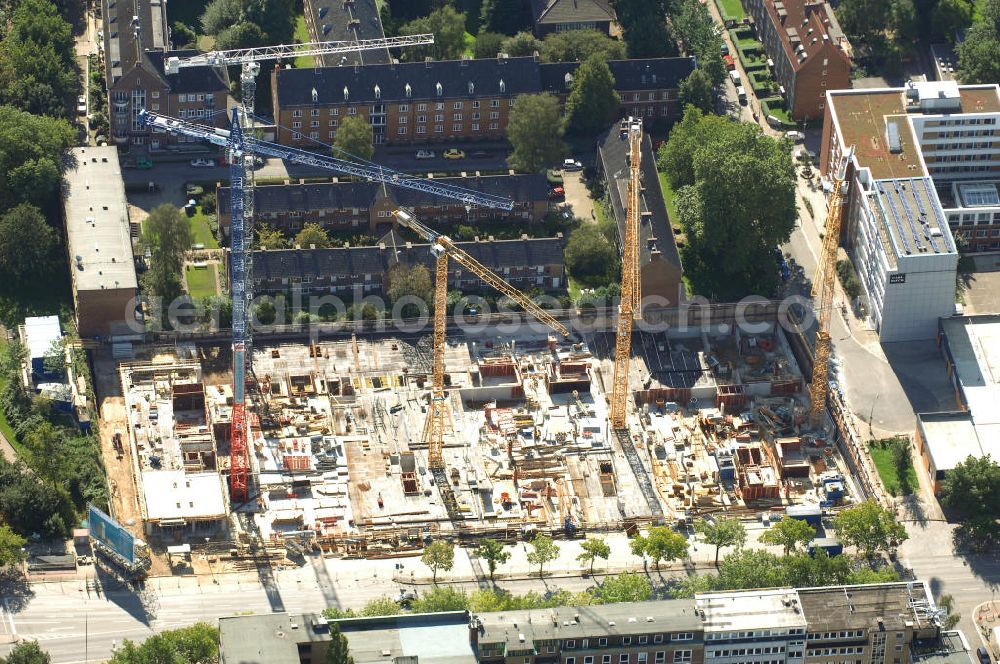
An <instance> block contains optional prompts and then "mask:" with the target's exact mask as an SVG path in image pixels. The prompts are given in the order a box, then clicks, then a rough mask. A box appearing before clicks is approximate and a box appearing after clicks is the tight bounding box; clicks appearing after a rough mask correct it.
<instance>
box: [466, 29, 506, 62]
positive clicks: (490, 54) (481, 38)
mask: <svg viewBox="0 0 1000 664" xmlns="http://www.w3.org/2000/svg"><path fill="white" fill-rule="evenodd" d="M506 39H507V37H506V35H503V34H501V33H499V32H484V31H482V30H480V32H479V34H478V35H476V42H475V43H474V44H473V45H472V52H473V55H475V56H476V57H477V58H495V57H497V53H500V52H501V51H503V43H504V40H506Z"/></svg>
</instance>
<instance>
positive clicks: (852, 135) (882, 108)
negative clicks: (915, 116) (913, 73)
mask: <svg viewBox="0 0 1000 664" xmlns="http://www.w3.org/2000/svg"><path fill="white" fill-rule="evenodd" d="M828 97H829V99H830V102H831V104H832V107H833V113H834V116H835V118H836V122H837V124H838V126H839V127H840V135H841V137H842V138H843V140H844V145H848V146H849V145H854V146H855V148H854V156H855V158H856V159H857V160H858V164H860V165H861V166H862V167H867V168H869V169H871V172H872V177H874V178H875V179H876V180H881V179H884V178H910V177H914V176H921V175H926V174H927V172H926V171H925V170H924V167H923V165H922V163H921V161H920V155H919V154H918V150H919V147H918V146H917V142H916V139H914V137H913V131H912V130H911V129H910V123H909V122H907V118H906V95H905V94H904V90H903V88H899V89H895V90H879V91H874V92H865V91H855V90H850V91H845V92H839V91H838V92H832V93H830V94H829V95H828ZM891 120H895V122H896V126H897V127H898V128H899V143H900V147H901V150H900V152H899V153H896V154H893V153H891V152H889V144H888V139H887V137H886V122H887V121H891Z"/></svg>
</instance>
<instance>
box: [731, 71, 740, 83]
mask: <svg viewBox="0 0 1000 664" xmlns="http://www.w3.org/2000/svg"><path fill="white" fill-rule="evenodd" d="M729 78H731V79H733V83H734V84H736V85H739V84H740V73H739V72H738V71H735V70H734V71H731V72H729Z"/></svg>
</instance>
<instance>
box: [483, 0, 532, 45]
mask: <svg viewBox="0 0 1000 664" xmlns="http://www.w3.org/2000/svg"><path fill="white" fill-rule="evenodd" d="M480 24H481V25H482V26H483V27H485V28H486V29H488V30H492V31H493V32H499V33H501V34H505V35H512V34H514V33H516V32H517V31H518V30H524V29H526V28H530V27H531V4H530V3H527V2H522V1H521V0H483V3H482V9H481V10H480ZM493 55H494V56H495V55H496V53H494V54H493Z"/></svg>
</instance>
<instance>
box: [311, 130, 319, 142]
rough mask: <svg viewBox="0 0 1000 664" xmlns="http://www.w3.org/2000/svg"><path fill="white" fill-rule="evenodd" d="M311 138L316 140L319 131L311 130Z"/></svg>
mask: <svg viewBox="0 0 1000 664" xmlns="http://www.w3.org/2000/svg"><path fill="white" fill-rule="evenodd" d="M309 138H311V139H312V140H314V141H315V140H316V139H318V138H319V132H318V131H311V132H309Z"/></svg>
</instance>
